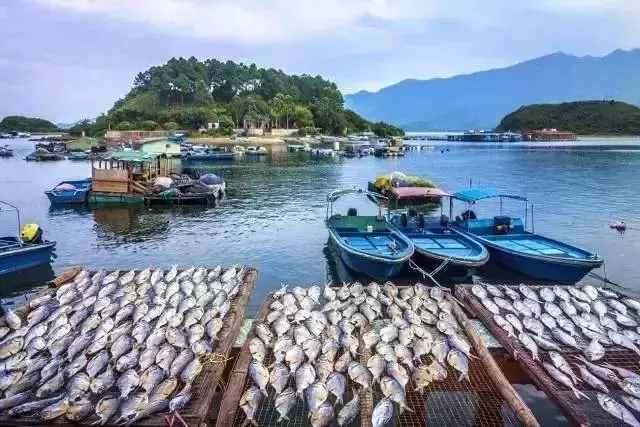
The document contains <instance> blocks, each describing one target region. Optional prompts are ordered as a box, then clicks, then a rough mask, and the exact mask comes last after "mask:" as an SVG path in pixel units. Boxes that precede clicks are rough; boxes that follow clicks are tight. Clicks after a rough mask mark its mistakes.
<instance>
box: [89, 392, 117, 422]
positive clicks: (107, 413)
mask: <svg viewBox="0 0 640 427" xmlns="http://www.w3.org/2000/svg"><path fill="white" fill-rule="evenodd" d="M119 406H120V400H119V399H118V398H117V397H116V396H115V395H107V396H104V397H103V398H102V399H100V400H99V401H98V403H96V407H95V413H96V415H97V416H98V421H97V422H96V424H99V425H105V424H106V423H107V422H108V421H109V419H111V417H113V416H114V415H115V413H116V412H117V411H118V407H119Z"/></svg>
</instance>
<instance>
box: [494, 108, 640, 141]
mask: <svg viewBox="0 0 640 427" xmlns="http://www.w3.org/2000/svg"><path fill="white" fill-rule="evenodd" d="M542 128H557V129H561V130H569V131H572V132H575V133H577V134H582V135H593V134H607V135H616V134H618V135H639V134H640V108H638V107H635V106H633V105H629V104H627V103H624V102H616V101H580V102H564V103H562V104H537V105H527V106H526V107H520V108H519V109H518V110H516V111H514V112H513V113H511V114H508V115H507V116H505V118H504V119H502V121H501V122H500V124H499V125H498V130H518V131H521V130H531V129H542Z"/></svg>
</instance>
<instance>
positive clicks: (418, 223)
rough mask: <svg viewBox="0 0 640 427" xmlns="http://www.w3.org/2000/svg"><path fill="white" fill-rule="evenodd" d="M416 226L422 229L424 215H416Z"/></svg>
mask: <svg viewBox="0 0 640 427" xmlns="http://www.w3.org/2000/svg"><path fill="white" fill-rule="evenodd" d="M416 225H417V226H418V228H419V229H421V230H422V229H423V228H424V215H423V214H420V215H418V219H417V220H416Z"/></svg>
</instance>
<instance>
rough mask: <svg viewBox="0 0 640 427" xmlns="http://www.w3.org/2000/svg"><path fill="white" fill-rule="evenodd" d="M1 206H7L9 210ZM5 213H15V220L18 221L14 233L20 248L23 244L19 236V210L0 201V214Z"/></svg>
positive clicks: (20, 226) (20, 225)
mask: <svg viewBox="0 0 640 427" xmlns="http://www.w3.org/2000/svg"><path fill="white" fill-rule="evenodd" d="M3 206H7V207H8V208H9V209H6V208H3ZM7 211H15V213H16V218H17V219H18V232H17V233H16V238H17V239H18V242H19V244H20V246H22V245H23V244H24V242H23V241H22V237H21V236H20V228H22V223H21V221H20V210H19V209H18V208H17V206H14V205H12V204H11V203H8V202H4V201H2V200H0V213H3V212H7Z"/></svg>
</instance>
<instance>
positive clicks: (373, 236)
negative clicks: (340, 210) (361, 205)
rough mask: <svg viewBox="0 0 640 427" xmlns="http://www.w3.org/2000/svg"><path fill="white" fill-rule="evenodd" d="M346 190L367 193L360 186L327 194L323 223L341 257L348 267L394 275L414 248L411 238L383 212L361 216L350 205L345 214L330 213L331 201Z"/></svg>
mask: <svg viewBox="0 0 640 427" xmlns="http://www.w3.org/2000/svg"><path fill="white" fill-rule="evenodd" d="M347 194H367V192H365V191H363V190H359V189H354V190H342V191H336V192H333V193H330V194H329V195H328V196H327V202H328V204H327V218H326V221H325V222H326V225H327V229H328V230H329V238H330V241H331V242H332V243H333V244H334V245H335V247H336V251H337V253H338V255H339V256H340V259H341V260H342V261H343V262H344V263H345V264H346V265H347V267H349V268H350V269H351V270H353V271H355V272H358V273H362V274H366V275H367V276H370V277H373V278H378V279H387V278H390V277H393V276H396V275H397V274H398V273H400V271H401V270H402V268H403V267H404V265H405V263H406V262H407V261H408V260H409V258H411V255H413V252H414V245H413V243H412V242H411V240H410V239H408V238H407V237H405V236H403V235H402V234H401V233H400V232H398V231H397V230H396V229H395V228H394V227H393V226H392V225H391V224H390V223H389V222H387V220H386V218H385V217H384V216H382V215H377V216H361V215H358V214H357V211H356V210H355V209H353V208H351V209H349V211H348V213H347V215H346V216H345V215H341V214H333V203H334V202H335V201H336V200H338V199H339V198H340V197H342V196H345V195H347Z"/></svg>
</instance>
